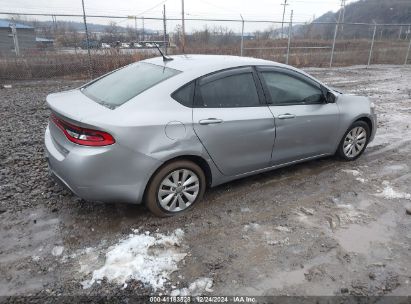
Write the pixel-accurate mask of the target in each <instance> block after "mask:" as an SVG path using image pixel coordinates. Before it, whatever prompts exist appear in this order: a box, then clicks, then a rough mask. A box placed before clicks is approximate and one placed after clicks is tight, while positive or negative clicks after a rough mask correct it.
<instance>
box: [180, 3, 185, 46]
mask: <svg viewBox="0 0 411 304" xmlns="http://www.w3.org/2000/svg"><path fill="white" fill-rule="evenodd" d="M181 30H182V37H181V43H182V48H183V54H184V53H185V47H186V25H185V20H184V0H181Z"/></svg>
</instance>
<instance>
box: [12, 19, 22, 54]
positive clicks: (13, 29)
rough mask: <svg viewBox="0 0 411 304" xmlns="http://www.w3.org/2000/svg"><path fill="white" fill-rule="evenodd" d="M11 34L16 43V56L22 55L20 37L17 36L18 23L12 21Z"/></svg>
mask: <svg viewBox="0 0 411 304" xmlns="http://www.w3.org/2000/svg"><path fill="white" fill-rule="evenodd" d="M10 27H11V34H12V36H13V43H14V51H15V52H16V56H17V57H19V56H20V47H19V38H18V37H17V30H16V24H15V23H11V24H10Z"/></svg>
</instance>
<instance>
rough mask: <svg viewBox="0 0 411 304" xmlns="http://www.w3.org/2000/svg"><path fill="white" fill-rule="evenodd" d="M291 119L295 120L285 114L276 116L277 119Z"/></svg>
mask: <svg viewBox="0 0 411 304" xmlns="http://www.w3.org/2000/svg"><path fill="white" fill-rule="evenodd" d="M292 118H295V115H294V114H290V113H285V114H281V115H278V119H292Z"/></svg>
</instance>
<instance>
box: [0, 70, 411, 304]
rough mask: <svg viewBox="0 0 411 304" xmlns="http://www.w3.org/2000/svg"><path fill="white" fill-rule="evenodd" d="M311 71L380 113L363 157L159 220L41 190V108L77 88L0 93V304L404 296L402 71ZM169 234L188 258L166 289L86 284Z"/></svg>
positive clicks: (406, 171)
mask: <svg viewBox="0 0 411 304" xmlns="http://www.w3.org/2000/svg"><path fill="white" fill-rule="evenodd" d="M307 71H308V72H309V73H311V74H313V75H314V76H316V77H318V78H319V79H321V80H323V81H324V82H326V83H328V84H330V85H332V86H334V87H336V88H339V89H340V90H342V91H343V92H348V93H353V94H361V95H367V96H369V97H370V98H371V99H372V100H373V101H374V102H375V103H376V105H377V110H376V111H377V113H378V115H379V122H378V131H377V136H376V139H375V141H374V142H373V143H371V144H370V145H369V147H368V148H367V150H366V152H365V154H364V155H363V156H362V157H361V158H360V159H358V160H357V161H355V162H342V161H339V160H337V159H335V158H332V157H330V158H325V159H320V160H315V161H311V162H307V163H304V164H300V165H296V166H292V167H288V168H284V169H281V170H277V171H273V172H270V173H265V174H260V175H257V176H254V177H250V178H246V179H242V180H239V181H235V182H231V183H228V184H226V185H222V186H220V187H217V188H215V189H211V190H209V191H208V192H207V193H206V197H205V199H204V201H203V202H202V203H200V204H199V205H198V206H197V207H196V208H195V209H194V210H193V211H191V212H190V213H187V214H185V215H183V216H179V217H178V218H169V219H159V218H155V217H153V216H152V215H151V214H149V213H148V211H147V210H146V209H145V208H144V207H142V206H134V205H122V204H95V203H88V202H84V201H82V200H80V199H78V198H76V197H75V196H73V195H72V194H70V193H69V192H68V191H67V190H65V189H64V188H62V187H61V186H60V185H59V184H57V183H55V182H54V181H53V180H51V179H50V178H49V176H48V170H47V165H46V162H45V160H44V149H43V132H44V129H45V127H46V124H47V120H48V115H49V111H48V109H47V108H46V105H45V97H46V95H47V94H49V93H51V92H56V91H60V90H64V89H68V88H71V87H76V86H78V85H79V84H81V82H78V81H77V82H75V81H69V80H58V81H57V80H55V81H54V80H53V81H52V80H50V81H38V82H36V81H32V82H15V83H12V85H13V87H12V88H9V89H1V90H0V138H1V141H0V147H1V150H0V200H1V201H0V295H40V296H47V295H106V294H111V295H113V294H114V295H116V296H118V297H124V296H127V295H132V294H151V293H155V294H160V293H162V294H170V293H172V294H184V292H182V290H183V291H184V288H187V287H189V286H190V283H192V282H194V281H195V280H197V279H199V278H207V279H210V280H212V286H211V285H210V284H209V285H208V286H207V287H204V286H202V287H201V286H200V287H199V288H200V290H197V291H196V292H197V293H204V294H211V295H239V294H240V295H349V294H350V295H408V296H410V295H411V286H410V280H411V249H410V245H411V215H407V214H406V206H407V204H410V203H411V195H410V193H411V170H410V168H411V127H410V125H411V68H410V67H403V66H373V67H371V68H369V69H366V68H365V67H351V68H333V69H317V68H315V69H307ZM178 228H181V229H182V230H183V231H184V235H183V237H182V239H181V243H180V244H179V247H176V246H174V247H176V248H173V249H172V250H176V251H178V252H180V253H184V254H186V255H185V257H184V259H182V260H181V261H179V262H178V263H177V267H176V268H177V270H175V271H174V272H172V274H171V275H170V276H169V278H168V280H166V282H165V283H164V286H163V287H162V288H160V289H156V290H154V288H153V286H152V285H150V284H149V283H147V282H144V280H143V281H141V280H128V281H127V283H126V284H124V282H116V281H110V280H108V279H104V280H102V281H99V282H96V283H94V284H93V285H92V286H91V287H89V288H84V285H82V282H85V281H87V280H90V278H91V276H92V273H93V271H94V270H96V269H99V268H100V267H101V266H102V265H103V264H104V263H105V260H106V256H105V254H106V253H107V251H108V250H109V248H113V247H110V246H115V245H116V244H118V243H119V242H120V241H121V240H124V239H127V238H128V237H130V233H133V230H132V229H139V231H140V232H141V233H142V232H144V233H145V232H146V231H149V232H150V233H151V235H153V234H154V233H156V232H157V233H162V234H165V235H167V234H170V233H172V232H173V231H175V230H176V229H178ZM140 232H137V231H134V233H135V234H138V233H140ZM156 250H157V251H156ZM156 250H154V251H150V252H151V253H150V252H149V254H153V256H154V258H155V257H156V254H157V255H158V256H160V255H161V250H162V249H161V248H157V249H156ZM153 252H154V253H153ZM148 271H150V269H148ZM210 280H209V281H208V282H210ZM201 288H202V289H201ZM190 290H191V291H192V292H193V293H194V291H193V289H190ZM185 291H187V289H186V290H185Z"/></svg>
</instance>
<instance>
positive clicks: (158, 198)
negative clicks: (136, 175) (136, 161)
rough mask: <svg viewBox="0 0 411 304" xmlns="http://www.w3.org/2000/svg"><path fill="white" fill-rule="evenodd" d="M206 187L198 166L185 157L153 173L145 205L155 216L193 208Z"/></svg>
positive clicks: (169, 214) (166, 215)
mask: <svg viewBox="0 0 411 304" xmlns="http://www.w3.org/2000/svg"><path fill="white" fill-rule="evenodd" d="M175 179H177V181H176V180H175ZM187 182H188V184H186V185H184V184H185V183H187ZM196 186H197V187H196ZM197 188H198V189H197ZM205 188H206V179H205V175H204V172H203V170H202V169H201V168H200V167H199V166H198V165H196V164H195V163H193V162H191V161H186V160H178V161H174V162H171V163H169V164H166V165H165V166H163V167H162V168H160V169H159V170H158V171H157V172H156V173H155V174H154V176H153V177H152V179H151V181H150V183H149V185H148V187H147V191H146V195H145V204H146V206H147V208H148V209H149V210H150V211H151V212H152V213H153V214H154V215H156V216H159V217H169V216H174V215H177V214H181V213H184V212H186V211H188V210H190V209H192V208H193V206H194V205H195V204H196V203H197V202H198V201H200V200H201V199H202V197H203V195H204V192H205ZM160 190H161V192H160Z"/></svg>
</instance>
